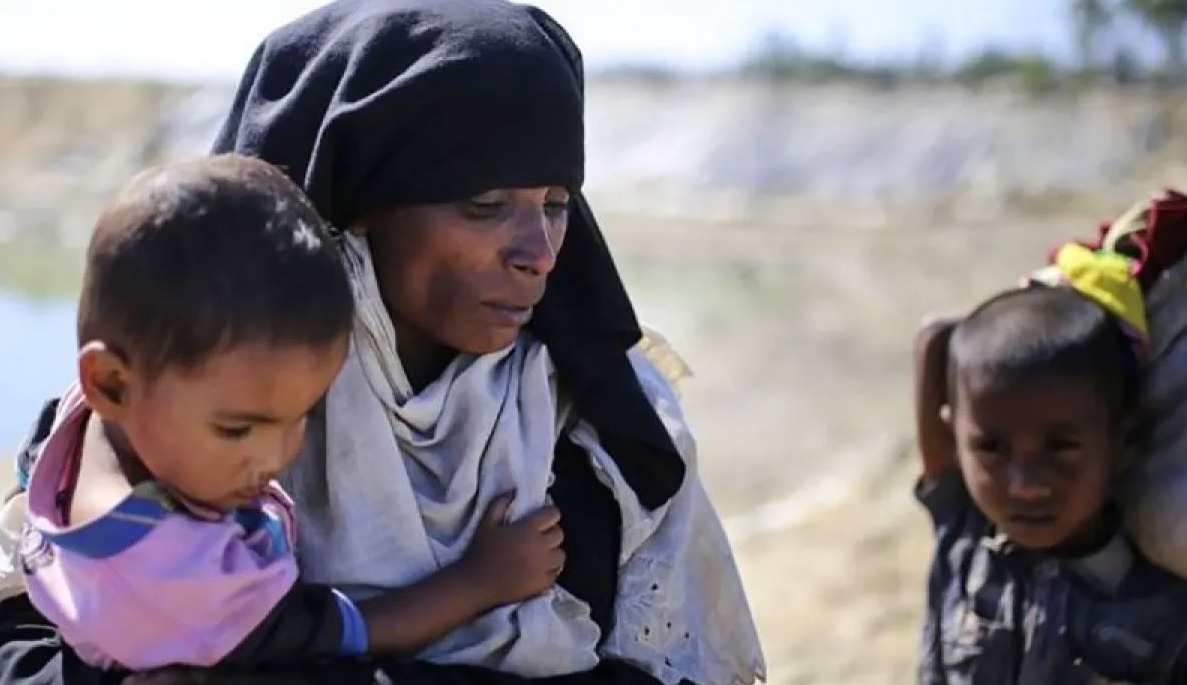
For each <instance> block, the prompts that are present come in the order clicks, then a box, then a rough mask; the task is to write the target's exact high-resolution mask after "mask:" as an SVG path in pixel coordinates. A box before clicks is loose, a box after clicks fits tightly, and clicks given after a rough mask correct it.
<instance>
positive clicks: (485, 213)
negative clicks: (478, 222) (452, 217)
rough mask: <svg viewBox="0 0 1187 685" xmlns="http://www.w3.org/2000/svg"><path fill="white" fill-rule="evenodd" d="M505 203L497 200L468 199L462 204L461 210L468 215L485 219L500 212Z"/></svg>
mask: <svg viewBox="0 0 1187 685" xmlns="http://www.w3.org/2000/svg"><path fill="white" fill-rule="evenodd" d="M504 207H505V204H504V203H502V202H499V201H497V200H469V201H467V202H466V203H465V205H464V206H463V212H464V213H465V214H466V215H467V216H470V217H475V218H479V219H486V218H490V217H495V216H498V215H499V214H501V213H502V211H503V208H504Z"/></svg>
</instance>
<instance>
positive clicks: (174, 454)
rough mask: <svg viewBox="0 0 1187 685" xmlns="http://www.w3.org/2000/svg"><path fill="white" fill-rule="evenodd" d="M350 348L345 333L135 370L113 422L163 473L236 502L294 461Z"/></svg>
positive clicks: (213, 500)
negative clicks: (186, 367) (156, 371)
mask: <svg viewBox="0 0 1187 685" xmlns="http://www.w3.org/2000/svg"><path fill="white" fill-rule="evenodd" d="M346 349H347V342H346V339H345V338H343V339H342V340H340V341H338V342H336V343H334V344H333V345H331V346H329V347H327V348H324V349H317V348H309V347H302V346H280V347H278V346H274V345H267V344H248V345H242V346H239V347H233V348H230V349H228V350H226V351H224V352H220V353H217V354H215V355H214V356H212V357H211V358H210V359H208V360H207V361H206V362H205V363H203V364H202V365H201V366H200V367H199V368H197V369H194V370H192V371H183V370H176V369H166V370H165V372H163V373H162V374H160V375H158V376H157V377H156V378H153V379H151V380H148V381H145V380H144V379H143V378H140V377H138V376H137V375H136V374H135V372H134V371H132V372H129V374H128V379H127V383H126V386H125V390H124V394H123V398H122V400H121V402H120V407H119V411H118V417H116V419H115V420H114V421H113V423H114V424H115V425H116V427H117V428H119V430H121V431H122V432H123V435H124V438H125V439H126V440H127V442H128V443H129V445H130V446H131V448H132V450H133V451H134V452H135V454H136V456H137V457H138V458H139V459H140V461H141V462H142V463H143V464H144V466H145V468H147V469H148V471H149V472H150V473H152V475H153V476H154V477H155V478H156V479H157V480H159V481H160V482H162V483H163V484H165V485H166V486H168V487H169V488H171V489H173V490H175V491H176V492H178V493H179V494H181V495H184V496H185V497H187V498H189V499H192V500H195V501H197V502H198V503H201V504H204V505H207V506H209V507H212V508H215V509H218V510H220V511H228V510H230V509H234V508H236V507H239V506H243V505H244V504H247V503H248V502H250V501H252V500H254V499H255V498H256V497H257V496H258V495H259V494H260V491H261V489H262V488H263V487H264V486H265V485H266V484H267V483H268V481H270V480H271V479H273V478H275V477H276V476H277V475H278V474H279V473H280V472H281V471H282V470H284V468H285V467H287V466H288V465H289V464H290V463H292V461H293V459H294V458H295V457H296V455H297V452H298V450H299V449H300V447H301V441H302V439H303V438H304V434H305V417H306V414H308V412H309V410H310V409H311V408H313V406H314V405H315V404H316V403H317V402H318V400H320V399H321V397H322V396H323V395H324V394H325V392H326V391H327V389H328V388H329V387H330V384H331V383H332V382H333V380H334V377H335V376H336V375H337V374H338V371H339V369H340V368H341V367H342V362H343V360H344V359H345V355H346ZM105 418H109V419H110V418H111V417H105Z"/></svg>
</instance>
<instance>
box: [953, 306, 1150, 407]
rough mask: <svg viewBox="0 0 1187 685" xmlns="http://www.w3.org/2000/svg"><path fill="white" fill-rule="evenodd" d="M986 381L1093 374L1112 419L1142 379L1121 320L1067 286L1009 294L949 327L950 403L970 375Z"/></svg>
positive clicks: (1131, 398) (1129, 400)
mask: <svg viewBox="0 0 1187 685" xmlns="http://www.w3.org/2000/svg"><path fill="white" fill-rule="evenodd" d="M969 373H976V374H981V375H982V376H983V377H985V378H986V379H987V380H989V381H990V382H994V383H997V382H1003V383H1012V382H1018V381H1026V380H1031V379H1035V378H1045V379H1052V378H1090V379H1092V380H1093V381H1094V382H1095V383H1096V384H1097V387H1098V389H1099V391H1100V392H1101V393H1102V395H1103V396H1104V398H1105V401H1106V403H1107V404H1108V407H1109V410H1110V413H1111V414H1112V415H1113V416H1114V417H1117V418H1120V417H1121V416H1123V415H1125V414H1127V413H1131V412H1132V410H1133V408H1134V406H1135V403H1136V401H1137V399H1138V385H1139V380H1140V376H1141V371H1140V368H1139V363H1138V357H1137V354H1136V352H1135V350H1134V344H1133V342H1132V340H1131V339H1130V338H1129V337H1127V336H1126V334H1125V332H1124V330H1122V328H1121V325H1120V324H1119V323H1118V321H1117V320H1116V319H1115V318H1114V317H1113V316H1112V315H1110V314H1109V313H1108V312H1106V311H1105V310H1104V309H1103V308H1101V307H1100V306H1099V305H1097V304H1096V303H1094V302H1093V301H1092V300H1090V299H1088V298H1087V297H1085V296H1083V295H1081V294H1080V293H1078V292H1076V291H1075V290H1073V289H1071V288H1062V287H1061V288H1050V287H1031V288H1020V289H1015V290H1009V291H1006V292H1004V293H1002V294H1000V295H997V296H996V297H993V298H991V299H989V300H987V301H986V302H984V303H982V304H981V305H980V306H978V307H977V308H976V309H975V310H973V312H972V313H971V314H969V315H968V316H967V317H966V318H965V319H964V320H963V321H961V322H960V323H959V324H957V326H956V328H955V329H954V330H953V331H952V338H951V342H950V343H949V368H948V381H949V401H950V402H955V400H956V397H957V392H956V391H957V389H958V383H959V382H960V380H961V379H962V378H967V374H969Z"/></svg>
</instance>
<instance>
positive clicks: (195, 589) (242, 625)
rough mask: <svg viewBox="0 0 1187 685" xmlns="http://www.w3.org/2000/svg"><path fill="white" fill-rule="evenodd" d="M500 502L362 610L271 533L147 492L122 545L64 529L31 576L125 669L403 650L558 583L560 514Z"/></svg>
mask: <svg viewBox="0 0 1187 685" xmlns="http://www.w3.org/2000/svg"><path fill="white" fill-rule="evenodd" d="M508 501H509V499H508V498H505V497H504V498H499V499H497V500H495V502H493V503H492V504H491V506H490V508H489V509H488V511H487V513H486V516H485V519H484V520H483V522H482V524H481V525H480V528H479V530H478V532H477V533H476V534H475V537H474V541H473V543H472V544H471V547H470V549H469V550H468V551H467V553H466V555H465V556H464V557H463V558H462V559H461V560H459V561H458V562H457V563H455V564H454V565H452V566H450V567H448V568H446V569H444V570H442V571H440V572H439V573H437V574H435V575H433V576H430V577H429V578H427V579H425V580H423V581H421V582H419V583H416V584H414V585H412V586H410V587H407V588H401V589H396V590H392V591H390V592H388V593H385V594H384V595H381V596H379V597H377V598H375V599H372V600H369V601H366V602H362V603H360V604H357V605H356V604H355V603H354V602H352V601H351V600H350V599H349V598H347V597H346V596H345V595H343V594H342V593H340V592H338V591H337V590H334V589H332V588H328V587H324V586H318V585H309V584H305V583H302V582H300V581H299V580H298V579H297V567H296V562H295V559H294V558H293V555H292V554H291V552H289V551H288V550H287V548H285V547H283V546H281V547H279V548H277V547H270V548H268V546H261V545H260V544H259V543H260V538H261V537H267V538H270V539H273V540H276V539H279V537H280V536H271V535H269V532H268V531H267V530H265V529H261V530H260V531H258V532H257V533H256V534H255V535H253V536H251V538H250V539H248V540H245V539H244V538H243V537H242V535H241V532H240V530H239V529H238V527H237V526H235V525H232V524H226V523H209V522H202V521H196V520H193V519H190V518H189V517H185V516H180V515H176V514H172V513H170V512H168V511H166V510H164V509H162V508H161V507H160V505H159V504H157V503H155V502H153V501H151V500H147V499H140V500H134V501H133V505H132V508H134V509H135V511H131V510H129V511H128V512H125V513H128V514H129V516H127V517H125V518H123V519H121V520H120V524H119V525H120V526H122V528H121V530H120V531H116V532H117V533H118V535H117V536H115V537H119V538H122V539H123V540H124V542H120V543H119V544H120V545H123V546H121V547H120V548H118V549H115V548H112V544H113V543H112V541H113V540H114V537H112V536H108V537H106V538H103V539H102V540H100V539H99V538H93V539H92V536H88V537H87V539H78V540H75V539H68V538H67V537H66V536H61V537H59V539H57V540H55V541H54V542H56V543H59V544H60V545H62V546H61V547H58V549H56V550H54V551H49V552H41V551H40V550H43V549H47V548H46V547H45V543H43V542H42V541H41V538H40V537H34V538H31V539H30V540H29V543H27V544H26V545H25V547H26V549H27V550H28V551H27V552H26V554H27V556H26V560H25V563H26V564H28V565H30V566H32V567H33V572H32V573H31V574H30V575H29V576H28V577H27V579H26V585H27V589H28V592H29V596H30V599H31V600H32V601H33V603H34V605H35V606H37V608H38V609H39V610H41V612H42V613H43V614H44V615H45V616H46V617H47V618H49V619H50V620H51V621H52V622H54V623H55V624H57V625H58V626H59V627H60V628H61V631H62V634H63V636H64V637H65V639H66V640H67V641H68V642H71V643H72V644H74V645H75V646H76V647H79V648H81V650H82V651H83V652H85V654H84V656H86V655H90V657H91V658H90V659H89V660H93V659H94V658H95V657H96V656H97V657H99V658H100V659H101V660H102V661H103V662H114V663H116V664H119V665H121V666H123V667H125V668H127V669H129V670H133V671H145V670H152V669H157V668H162V667H166V666H171V665H189V666H203V667H208V666H215V665H218V666H236V667H253V666H264V665H284V664H292V663H300V662H303V661H308V660H310V659H316V658H318V657H323V656H333V655H356V654H363V653H382V654H396V655H411V654H415V653H416V652H418V651H420V650H421V649H423V648H424V647H426V646H427V645H429V644H431V643H432V642H434V641H435V640H437V639H438V638H440V637H441V636H443V635H445V634H446V633H448V632H449V631H451V630H453V629H454V628H456V627H458V626H460V625H462V624H464V623H465V622H466V621H468V620H470V619H472V618H474V617H475V616H477V615H478V614H481V613H482V612H484V611H486V610H488V609H490V608H492V607H494V606H497V605H499V604H503V603H508V602H513V601H517V600H520V599H524V598H527V597H530V596H532V595H535V594H537V593H539V592H541V591H543V590H545V589H547V588H548V587H550V586H552V584H553V583H554V582H555V580H556V575H557V574H558V573H559V570H560V567H561V566H562V564H563V562H564V553H563V551H562V550H561V548H560V546H561V542H562V534H561V530H560V527H559V519H560V517H559V514H558V513H557V511H556V510H555V509H553V508H546V509H544V510H542V511H540V512H537V513H535V514H533V515H531V516H528V517H526V518H524V519H522V520H520V521H517V522H515V523H512V524H506V525H505V524H502V523H501V520H502V517H503V515H504V514H505V512H506V509H507V504H508ZM133 514H134V516H133ZM270 523H272V524H276V525H279V522H276V521H274V520H273V521H271V522H270ZM31 534H32V535H35V536H38V535H39V534H37V533H35V532H33V533H31ZM74 537H75V538H77V537H78V535H77V534H75V535H74ZM100 543H101V544H100ZM266 548H267V549H266ZM397 563H398V561H397ZM62 577H69V578H70V579H71V583H70V585H69V586H65V585H63V584H62V583H61V582H60V580H59V579H60V578H62Z"/></svg>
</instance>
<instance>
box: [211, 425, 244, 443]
mask: <svg viewBox="0 0 1187 685" xmlns="http://www.w3.org/2000/svg"><path fill="white" fill-rule="evenodd" d="M214 432H215V433H218V435H219V437H220V438H223V439H224V440H242V439H243V438H246V437H247V436H248V435H249V434H250V433H251V426H250V425H243V426H219V425H215V427H214Z"/></svg>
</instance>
